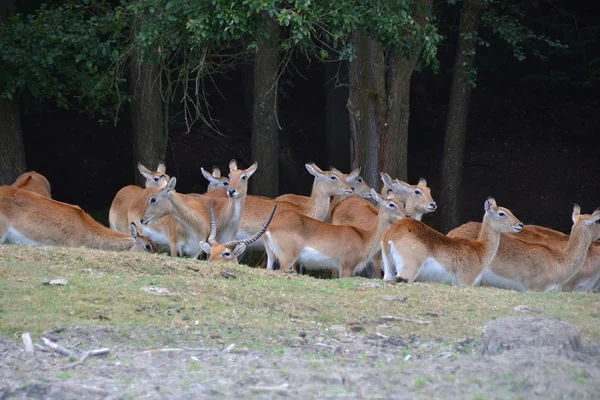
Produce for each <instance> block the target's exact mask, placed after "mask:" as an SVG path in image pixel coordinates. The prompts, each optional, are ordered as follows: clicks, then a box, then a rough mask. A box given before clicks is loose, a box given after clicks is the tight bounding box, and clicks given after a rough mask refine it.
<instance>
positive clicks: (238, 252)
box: [231, 243, 246, 257]
mask: <svg viewBox="0 0 600 400" xmlns="http://www.w3.org/2000/svg"><path fill="white" fill-rule="evenodd" d="M244 251H246V243H240V244H238V245H237V246H235V249H233V251H232V252H231V254H232V255H233V256H234V257H239V256H241V255H242V254H243V253H244Z"/></svg>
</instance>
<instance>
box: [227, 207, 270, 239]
mask: <svg viewBox="0 0 600 400" xmlns="http://www.w3.org/2000/svg"><path fill="white" fill-rule="evenodd" d="M275 210H277V204H275V206H274V207H273V211H271V215H269V219H267V221H266V222H265V223H264V225H263V226H262V228H260V229H259V230H258V232H256V233H255V234H254V235H252V236H250V237H248V238H246V239H240V240H230V241H229V242H227V243H224V244H223V246H224V247H229V248H233V247H235V246H237V245H238V244H240V243H244V244H252V243H254V242H256V241H257V240H258V238H259V237H261V236H262V234H263V233H265V231H266V230H267V228H268V227H269V224H270V223H271V220H272V219H273V215H275Z"/></svg>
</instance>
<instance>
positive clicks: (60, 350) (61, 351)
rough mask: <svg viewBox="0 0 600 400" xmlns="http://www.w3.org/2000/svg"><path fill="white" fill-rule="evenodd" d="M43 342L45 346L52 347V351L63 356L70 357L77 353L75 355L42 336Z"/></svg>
mask: <svg viewBox="0 0 600 400" xmlns="http://www.w3.org/2000/svg"><path fill="white" fill-rule="evenodd" d="M42 341H43V342H44V344H45V345H46V346H47V347H50V348H51V349H52V350H54V351H55V352H57V353H59V354H62V355H63V356H67V357H70V356H72V355H75V353H73V352H72V351H71V350H67V349H65V348H64V347H62V346H60V345H58V344H56V343H54V342H53V341H51V340H50V339H48V338H45V337H43V336H42Z"/></svg>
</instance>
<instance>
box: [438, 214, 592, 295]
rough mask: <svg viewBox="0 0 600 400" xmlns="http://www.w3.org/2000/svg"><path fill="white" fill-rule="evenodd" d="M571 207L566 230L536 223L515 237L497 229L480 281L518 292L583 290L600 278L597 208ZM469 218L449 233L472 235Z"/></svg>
mask: <svg viewBox="0 0 600 400" xmlns="http://www.w3.org/2000/svg"><path fill="white" fill-rule="evenodd" d="M580 212H581V211H580V208H579V206H578V205H575V206H574V207H573V214H572V219H573V226H572V228H571V235H570V236H567V235H565V234H564V233H562V232H558V231H554V230H552V229H548V228H543V227H539V226H535V225H533V226H525V227H524V229H523V231H522V232H521V233H519V235H518V236H513V235H511V234H502V235H501V239H500V246H499V248H498V252H497V253H496V256H495V257H494V259H493V260H492V262H491V263H490V265H489V267H488V268H487V270H486V271H485V272H484V274H483V275H482V277H481V282H480V283H481V284H482V285H487V286H496V287H502V288H508V289H515V290H519V291H527V290H530V291H539V292H543V291H561V290H563V291H571V290H579V291H588V290H593V289H594V287H595V285H596V284H597V282H598V279H599V278H600V257H599V253H600V243H592V241H594V240H597V239H599V238H600V224H599V220H600V209H598V210H596V211H594V213H593V214H591V215H589V214H583V215H582V214H581V213H580ZM476 227H477V226H476V225H474V224H473V223H468V224H465V225H462V226H460V227H458V228H456V229H453V230H452V231H450V232H449V233H448V236H451V237H467V238H469V237H472V236H473V229H474V228H476Z"/></svg>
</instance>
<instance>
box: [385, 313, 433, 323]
mask: <svg viewBox="0 0 600 400" xmlns="http://www.w3.org/2000/svg"><path fill="white" fill-rule="evenodd" d="M379 320H380V321H402V322H412V323H413V324H417V325H429V324H431V321H421V320H420V319H410V318H404V317H394V316H391V315H383V316H381V317H379Z"/></svg>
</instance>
